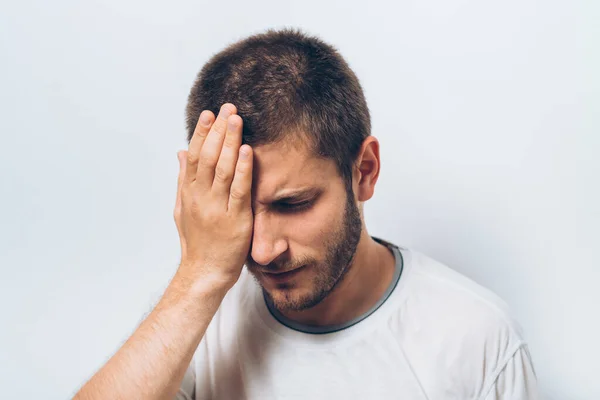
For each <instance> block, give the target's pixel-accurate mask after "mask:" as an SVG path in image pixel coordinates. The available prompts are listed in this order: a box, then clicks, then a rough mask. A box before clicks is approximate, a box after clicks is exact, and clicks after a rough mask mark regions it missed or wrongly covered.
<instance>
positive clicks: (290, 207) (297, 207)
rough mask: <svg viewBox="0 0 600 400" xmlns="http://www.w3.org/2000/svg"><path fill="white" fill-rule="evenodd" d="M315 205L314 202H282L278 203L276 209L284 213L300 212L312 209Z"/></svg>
mask: <svg viewBox="0 0 600 400" xmlns="http://www.w3.org/2000/svg"><path fill="white" fill-rule="evenodd" d="M312 205H313V201H312V200H308V201H301V202H298V203H287V202H280V203H276V205H275V207H276V208H277V209H278V210H280V211H283V212H299V211H304V210H306V209H308V208H310V207H311V206H312Z"/></svg>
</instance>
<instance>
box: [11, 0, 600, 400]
mask: <svg viewBox="0 0 600 400" xmlns="http://www.w3.org/2000/svg"><path fill="white" fill-rule="evenodd" d="M599 11H600V7H599V3H598V2H594V1H588V2H587V3H584V2H577V1H567V0H564V1H548V0H545V1H541V0H540V1H534V0H518V1H517V0H508V1H507V0H505V1H493V2H492V1H483V0H479V1H474V0H473V1H471V0H450V1H449V0H420V1H417V0H409V1H402V2H394V3H392V2H381V1H369V2H364V3H363V2H361V3H358V2H356V3H349V2H347V1H331V2H327V1H303V2H296V3H286V2H282V1H274V0H273V1H267V0H259V1H233V0H230V1H224V2H199V1H176V2H163V1H132V0H129V1H121V0H119V1H117V0H113V1H86V2H76V1H66V0H57V1H53V2H43V1H19V2H11V3H10V4H9V3H8V2H3V3H2V6H1V17H0V57H1V58H0V113H1V115H0V133H1V135H2V136H1V142H0V183H1V185H0V195H1V196H0V201H1V207H0V268H1V274H0V312H1V317H0V390H1V392H0V397H1V398H4V399H17V398H22V399H31V398H40V399H65V398H68V397H69V396H71V395H72V394H73V393H74V391H75V390H77V388H78V387H79V386H80V385H81V384H82V383H83V381H84V380H86V379H87V378H88V377H89V376H90V375H91V374H92V373H93V372H94V371H95V370H96V369H97V368H99V367H100V365H102V364H103V363H104V361H105V360H106V359H107V358H108V357H109V356H110V355H111V354H112V353H113V352H114V351H115V350H116V349H117V348H118V347H119V345H120V344H121V343H122V342H123V341H124V340H125V339H126V337H127V336H128V335H129V334H130V333H131V332H132V331H133V330H134V329H135V327H136V326H137V324H138V323H139V322H140V320H141V319H142V317H143V315H144V314H145V313H147V312H148V311H149V310H150V309H151V307H152V304H153V303H154V302H155V301H156V300H157V299H158V298H159V296H160V294H161V292H162V289H163V288H164V287H165V285H166V284H167V283H168V280H169V279H170V277H171V275H172V273H173V272H174V271H175V268H176V267H177V263H178V256H179V247H178V246H179V241H178V237H177V232H176V230H175V226H174V223H173V221H172V210H173V203H174V195H175V185H176V176H177V168H178V167H177V159H176V151H177V150H179V149H183V148H185V143H186V142H185V132H184V107H185V102H186V99H187V94H188V91H189V89H190V86H191V84H192V82H193V80H194V78H195V75H196V73H197V72H198V70H199V69H200V67H201V66H202V65H203V63H204V62H205V61H206V60H207V59H208V58H209V57H210V56H211V55H212V54H214V53H215V52H217V51H219V50H220V49H222V48H223V47H224V46H225V45H227V44H229V43H232V42H233V41H235V40H238V39H240V38H242V37H245V36H247V35H248V34H250V33H255V32H259V31H262V30H264V29H266V28H269V27H284V26H291V27H300V28H303V29H304V30H305V31H307V32H308V33H312V34H317V35H319V36H320V37H322V38H323V39H325V40H326V41H328V42H330V43H332V44H333V45H335V46H336V47H337V48H338V49H339V50H340V51H341V52H342V54H343V55H344V56H345V57H346V59H347V60H348V62H349V63H350V65H351V67H352V68H353V69H354V70H355V71H356V73H357V75H358V77H359V79H360V80H361V82H362V84H363V87H364V89H365V93H366V96H367V101H368V103H369V106H370V109H371V112H372V120H373V134H374V135H375V136H376V137H378V138H379V139H380V142H381V146H382V148H381V153H382V168H383V169H382V173H381V178H380V181H379V183H378V185H377V190H376V194H375V196H374V198H373V199H372V200H371V201H370V202H368V203H367V205H366V213H367V225H368V227H369V232H370V233H371V234H373V235H378V236H380V237H383V238H385V239H388V240H391V241H393V242H395V243H397V244H399V245H402V246H409V247H413V248H415V249H417V250H419V251H422V252H424V253H426V254H428V255H429V256H431V257H433V258H435V259H438V260H439V261H441V262H443V263H445V264H447V265H449V266H450V267H452V268H454V269H456V270H458V271H460V272H462V273H464V274H466V275H467V276H469V277H471V278H473V279H474V280H476V281H477V282H479V283H481V284H483V285H485V286H487V287H489V288H491V289H492V290H494V291H495V292H496V293H498V294H499V295H500V296H502V297H503V298H504V299H506V301H507V302H508V303H509V304H510V305H511V306H512V308H513V309H514V311H515V313H516V316H517V319H518V320H519V321H520V322H521V324H522V325H523V327H524V329H525V335H526V339H527V340H528V341H529V343H530V346H531V353H532V355H533V357H534V361H535V367H536V370H537V372H538V377H539V379H540V382H541V385H542V387H543V389H544V391H545V392H546V393H547V397H546V398H548V399H590V400H592V399H599V398H600V379H598V362H597V359H598V357H599V356H600V345H599V344H598V343H599V341H598V338H600V326H599V325H600V324H599V315H600V311H598V305H600V294H599V293H600V290H599V289H598V281H599V280H600V272H599V267H600V262H599V259H600V257H599V256H598V253H597V252H594V250H598V249H599V245H598V241H599V239H600V234H599V223H600V210H599V208H600V207H599V204H600V189H599V186H600V184H599V181H600V179H599V175H600V161H599V160H598V158H596V157H595V154H596V153H597V152H598V150H599V149H600V146H599V144H600V140H599V139H598V135H599V131H600V129H599V128H600V121H599V117H598V111H599V106H600V102H599V97H600V96H599V93H600V79H599V74H598V71H600V62H599V61H600V57H599V55H598V52H597V49H598V48H599V47H600V46H599V44H598V43H597V42H596V43H594V41H595V40H594V39H598V36H599V30H598V20H600V15H599V14H600V13H599Z"/></svg>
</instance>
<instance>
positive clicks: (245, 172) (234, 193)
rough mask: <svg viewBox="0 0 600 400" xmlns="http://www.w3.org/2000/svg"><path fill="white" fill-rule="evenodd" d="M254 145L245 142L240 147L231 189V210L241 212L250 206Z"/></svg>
mask: <svg viewBox="0 0 600 400" xmlns="http://www.w3.org/2000/svg"><path fill="white" fill-rule="evenodd" d="M252 159H253V154H252V147H250V146H248V145H247V144H244V145H242V146H241V147H240V151H239V157H238V160H237V164H236V167H235V175H234V177H233V182H232V183H231V189H230V191H229V210H231V211H234V212H236V211H237V212H239V211H242V210H244V209H247V208H249V207H250V200H251V198H250V191H251V189H252V164H253V163H252Z"/></svg>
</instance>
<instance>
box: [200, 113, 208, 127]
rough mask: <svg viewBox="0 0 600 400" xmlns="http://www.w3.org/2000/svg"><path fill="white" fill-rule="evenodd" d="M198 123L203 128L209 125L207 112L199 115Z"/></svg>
mask: <svg viewBox="0 0 600 400" xmlns="http://www.w3.org/2000/svg"><path fill="white" fill-rule="evenodd" d="M200 123H201V124H202V125H204V126H207V125H208V124H210V116H209V114H208V111H202V113H201V114H200Z"/></svg>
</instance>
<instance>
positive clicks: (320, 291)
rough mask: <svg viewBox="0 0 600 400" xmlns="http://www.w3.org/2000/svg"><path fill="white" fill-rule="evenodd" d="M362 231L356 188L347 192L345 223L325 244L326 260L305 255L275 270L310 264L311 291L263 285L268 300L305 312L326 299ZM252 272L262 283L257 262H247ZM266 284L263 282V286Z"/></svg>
mask: <svg viewBox="0 0 600 400" xmlns="http://www.w3.org/2000/svg"><path fill="white" fill-rule="evenodd" d="M361 232H362V220H361V216H360V212H359V210H358V206H357V204H356V201H355V200H354V193H353V192H352V189H350V190H347V191H346V204H345V209H344V216H343V220H342V223H341V224H340V226H339V227H338V228H337V229H336V230H335V232H334V233H333V234H331V235H330V236H329V239H328V240H327V241H326V243H325V248H326V250H325V259H324V261H322V262H319V261H318V260H315V259H314V258H308V257H305V258H303V259H299V260H292V261H290V262H286V263H285V265H277V266H275V267H273V268H271V269H272V270H290V269H293V268H297V267H300V266H310V267H311V268H312V270H313V271H314V274H315V275H314V276H313V277H312V279H311V282H310V286H309V288H310V291H309V293H304V294H302V295H300V294H297V293H294V290H293V285H289V284H287V283H284V284H280V285H278V287H277V290H274V291H273V293H270V292H269V291H267V290H266V289H265V288H264V287H263V288H262V290H263V294H264V296H265V300H266V301H267V302H269V304H270V305H271V306H273V307H274V308H276V309H277V310H279V311H280V312H284V311H301V310H306V309H309V308H312V307H314V306H316V305H317V304H319V303H320V302H321V301H323V300H324V299H325V298H326V297H327V296H328V295H329V294H330V293H331V292H332V291H333V290H334V289H335V288H336V287H337V286H338V285H339V284H340V282H342V281H343V278H344V276H345V275H346V273H347V272H348V270H349V269H350V266H351V265H352V262H353V260H354V255H355V254H356V248H357V246H358V242H359V241H360V236H361ZM247 265H248V266H250V267H251V268H249V271H250V272H251V273H252V275H254V278H255V280H256V281H257V282H258V283H259V284H260V281H259V280H258V279H257V276H256V274H255V273H254V272H252V269H254V268H252V266H256V265H257V264H256V263H254V262H250V261H249V262H248V263H247ZM261 286H262V285H261Z"/></svg>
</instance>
